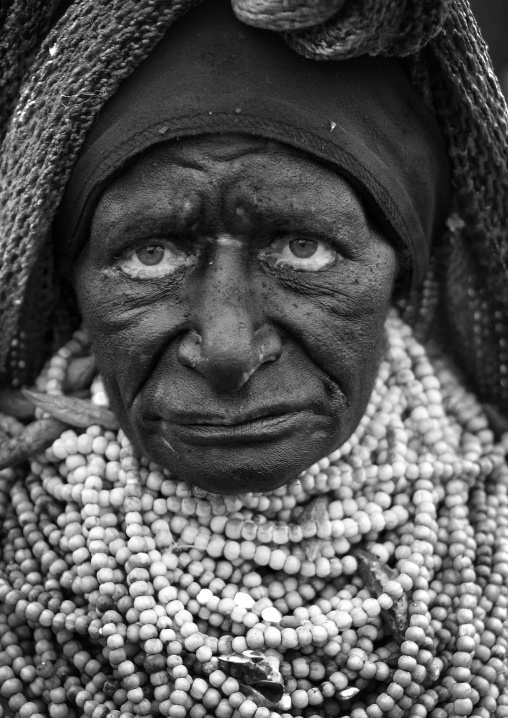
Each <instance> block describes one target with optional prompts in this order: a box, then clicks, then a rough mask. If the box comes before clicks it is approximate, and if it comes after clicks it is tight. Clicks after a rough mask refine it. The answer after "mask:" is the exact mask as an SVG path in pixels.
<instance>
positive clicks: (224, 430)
mask: <svg viewBox="0 0 508 718" xmlns="http://www.w3.org/2000/svg"><path fill="white" fill-rule="evenodd" d="M305 414H306V412H302V411H299V412H296V413H294V414H281V415H279V416H267V417H263V418H261V419H254V420H253V421H247V422H245V423H244V424H233V425H232V426H230V425H227V426H226V425H222V424H171V425H170V427H171V433H174V434H176V435H177V436H178V438H179V439H181V440H183V441H186V442H188V443H191V444H197V445H201V446H211V445H214V444H242V443H245V444H251V443H257V442H262V441H273V440H274V439H280V438H283V437H284V436H285V435H287V434H290V433H291V432H293V431H295V430H296V429H299V428H302V427H304V426H306V425H307V424H308V417H306V416H305ZM168 428H169V426H168Z"/></svg>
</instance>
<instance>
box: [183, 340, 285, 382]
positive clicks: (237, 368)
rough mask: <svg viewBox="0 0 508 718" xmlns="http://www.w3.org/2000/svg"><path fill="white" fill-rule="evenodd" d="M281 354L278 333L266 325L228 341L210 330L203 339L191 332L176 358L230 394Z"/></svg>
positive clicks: (280, 342)
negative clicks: (261, 367)
mask: <svg viewBox="0 0 508 718" xmlns="http://www.w3.org/2000/svg"><path fill="white" fill-rule="evenodd" d="M247 334H248V337H247V336H246V335H247ZM247 339H248V340H247ZM281 352H282V341H281V339H280V337H279V335H278V333H277V332H276V330H275V329H274V328H272V327H268V326H263V327H261V328H260V329H258V330H257V331H255V332H252V331H249V332H240V333H238V334H237V333H235V334H231V335H230V336H229V337H227V338H226V337H224V336H223V335H222V334H221V333H216V334H211V333H210V331H209V332H208V334H207V335H206V337H205V339H203V337H202V336H201V335H200V334H199V333H198V332H197V331H195V330H192V331H189V332H188V333H187V334H186V335H185V336H184V337H183V338H182V339H181V341H180V345H179V348H178V354H177V356H178V361H179V362H180V364H181V365H182V366H186V367H188V368H189V369H193V370H194V371H196V372H197V373H198V374H200V375H201V376H203V377H205V378H206V379H207V380H208V381H209V382H210V384H211V385H212V386H213V387H214V388H215V390H216V391H219V392H221V393H222V392H225V393H228V392H235V391H239V390H240V389H241V388H242V387H243V386H244V385H245V384H246V383H247V382H248V381H249V379H250V378H251V376H252V375H253V374H254V373H255V372H256V371H257V369H258V368H259V367H260V366H262V365H263V364H266V363H269V362H274V361H277V359H278V358H279V357H280V355H281Z"/></svg>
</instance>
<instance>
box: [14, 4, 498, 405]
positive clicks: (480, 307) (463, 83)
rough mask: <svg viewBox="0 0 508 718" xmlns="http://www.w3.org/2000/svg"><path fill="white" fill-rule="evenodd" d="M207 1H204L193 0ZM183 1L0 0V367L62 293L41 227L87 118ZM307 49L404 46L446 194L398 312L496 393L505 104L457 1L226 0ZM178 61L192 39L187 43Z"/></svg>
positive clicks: (21, 364) (28, 373) (46, 341)
mask: <svg viewBox="0 0 508 718" xmlns="http://www.w3.org/2000/svg"><path fill="white" fill-rule="evenodd" d="M208 1H210V0H208ZM196 4H199V2H197V1H196V0H171V2H167V0H136V1H134V0H132V1H126V0H112V1H111V2H109V3H95V2H91V0H74V2H67V1H66V2H62V1H60V2H58V1H55V2H53V3H48V2H43V1H42V0H28V2H27V0H10V1H7V2H6V3H2V7H1V9H0V28H1V29H0V96H1V98H2V102H1V103H0V142H1V151H0V255H1V257H2V260H1V265H0V313H1V317H2V325H1V332H0V366H1V367H2V374H3V377H4V380H5V382H6V383H8V382H12V383H14V384H23V383H29V382H30V381H31V380H32V379H33V377H34V375H35V373H36V372H37V371H38V370H39V368H40V365H41V363H42V362H43V361H44V360H45V359H46V358H47V357H48V355H49V353H50V351H51V350H52V349H53V348H54V346H55V344H59V343H61V342H62V341H64V340H65V339H66V338H67V335H68V333H69V331H70V330H71V329H72V328H73V323H75V322H76V321H77V317H76V315H75V314H74V313H73V309H72V306H73V302H72V301H71V299H70V298H68V297H65V296H64V295H63V294H62V292H61V290H60V288H59V286H58V282H57V280H56V276H55V273H54V271H53V264H54V260H53V244H52V241H51V228H52V223H53V219H54V216H55V213H56V210H57V208H58V206H59V204H60V202H61V198H62V195H63V192H64V189H65V186H66V182H67V180H68V177H69V175H70V172H71V170H72V167H73V165H74V163H75V161H76V158H77V156H78V154H79V151H80V148H81V147H82V145H83V142H84V139H85V136H86V133H87V131H88V129H89V128H90V127H91V125H92V123H93V121H94V117H95V116H96V113H97V112H98V110H100V108H101V107H102V106H103V104H104V103H105V102H106V100H107V99H108V98H109V97H110V96H111V95H113V94H114V92H115V90H116V89H117V87H118V85H119V84H120V82H121V81H122V80H123V79H124V78H125V77H127V76H128V75H129V74H130V73H131V72H132V71H133V69H134V68H135V67H136V66H137V65H138V64H139V63H140V62H141V61H142V60H143V59H144V58H145V57H146V56H147V55H148V54H149V53H150V51H151V49H152V48H153V47H154V46H155V45H156V44H157V42H158V40H159V39H160V38H161V37H162V36H163V35H164V33H165V32H166V30H167V29H168V27H169V26H170V25H171V24H172V23H173V22H174V21H175V20H176V19H177V18H178V17H179V16H180V15H181V14H182V13H184V12H186V11H187V10H189V9H190V8H191V7H193V6H194V5H196ZM233 7H234V9H235V12H236V14H237V16H238V17H239V19H241V20H242V21H244V22H246V23H249V24H252V25H257V26H260V27H266V28H269V29H273V30H278V31H283V37H284V39H285V40H286V42H287V43H288V44H289V45H290V46H291V47H292V48H293V49H294V50H295V51H296V52H298V53H300V54H301V55H303V56H305V57H309V58H313V59H320V60H326V59H335V60H338V59H347V58H352V57H356V56H359V55H363V54H370V55H383V56H396V57H407V61H408V63H409V65H410V68H411V74H412V78H413V82H414V84H415V86H416V87H417V89H418V90H419V91H420V93H421V94H422V97H423V98H424V101H425V102H426V104H427V105H428V106H429V108H430V109H431V110H432V111H433V112H434V113H435V115H436V117H437V119H438V121H439V123H440V125H441V128H442V131H443V134H444V136H445V138H446V140H447V143H448V148H449V156H450V163H451V170H452V204H451V211H450V216H449V219H448V223H447V230H446V232H445V233H444V235H443V236H442V237H441V238H440V240H439V241H438V242H436V245H435V247H434V249H433V258H432V266H431V270H430V271H429V274H428V277H427V279H426V281H425V283H424V286H423V288H422V289H421V291H419V292H418V294H415V295H414V296H412V297H411V298H410V300H409V301H408V302H407V306H406V307H405V311H406V317H407V318H408V319H409V320H410V321H411V322H412V323H413V324H414V325H415V326H416V327H417V329H418V331H419V333H420V335H421V336H422V337H426V336H430V335H432V336H434V337H436V338H437V339H438V341H440V342H441V343H442V344H444V348H445V350H446V351H447V352H448V353H449V354H450V355H452V356H453V357H454V358H455V359H456V361H457V363H458V365H459V366H460V367H461V370H462V371H463V372H464V374H465V376H466V378H467V380H468V381H469V383H470V385H471V387H472V388H473V389H474V390H475V391H476V393H477V394H478V396H479V397H480V399H481V400H482V401H483V402H485V403H487V404H492V405H495V406H497V407H498V408H499V409H501V411H504V412H506V407H507V406H508V282H507V277H508V267H507V265H508V199H507V198H508V109H507V106H506V102H505V100H504V98H503V95H502V93H501V90H500V87H499V84H498V81H497V79H496V77H495V75H494V72H493V69H492V65H491V62H490V59H489V56H488V52H487V48H486V45H485V43H484V42H483V40H482V38H481V35H480V33H479V30H478V27H477V25H476V22H475V20H474V18H473V15H472V13H471V10H470V8H469V4H468V2H467V0H420V1H419V2H417V1H416V0H414V1H413V2H400V1H399V0H361V1H358V2H352V0H345V1H344V2H341V1H340V0H335V2H334V3H330V2H324V1H321V2H320V1H319V0H314V2H310V1H307V2H305V1H304V0H292V1H291V2H284V3H282V2H277V1H275V0H234V1H233ZM189 59H190V61H192V48H189Z"/></svg>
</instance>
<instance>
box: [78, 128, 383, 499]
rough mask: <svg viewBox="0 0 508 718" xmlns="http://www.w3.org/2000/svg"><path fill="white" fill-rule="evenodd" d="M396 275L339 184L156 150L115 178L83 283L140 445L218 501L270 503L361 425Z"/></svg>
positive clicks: (232, 154) (271, 151)
mask: <svg viewBox="0 0 508 718" xmlns="http://www.w3.org/2000/svg"><path fill="white" fill-rule="evenodd" d="M395 271H396V257H395V252H394V250H393V248H392V247H391V245H390V244H388V242H387V241H386V240H385V239H384V238H383V237H382V236H380V235H379V234H378V233H377V232H375V231H374V230H373V229H372V227H371V226H370V225H369V224H368V222H367V218H366V215H365V211H364V209H363V206H362V203H361V202H360V200H359V199H358V197H357V195H356V194H355V193H354V191H353V190H352V189H351V187H350V186H349V185H348V183H347V182H345V181H344V180H343V179H341V178H340V177H339V176H338V175H337V174H336V173H335V172H333V171H332V170H330V169H327V168H326V167H324V166H322V165H321V164H319V163H317V162H315V161H313V160H312V159H311V158H310V157H308V156H306V155H304V154H303V153H301V152H299V151H297V150H294V149H292V148H290V147H287V146H285V145H281V144H278V143H275V142H270V141H265V140H262V139H257V138H247V137H242V136H241V135H238V136H237V135H234V136H233V135H229V136H223V137H219V136H208V137H201V138H195V139H186V140H181V141H179V142H173V143H168V144H163V145H159V146H157V147H155V148H154V149H152V150H151V151H150V152H149V153H148V154H146V155H145V156H144V157H143V158H142V159H140V160H138V161H137V162H136V163H135V164H134V165H133V166H131V167H130V168H129V169H128V170H126V171H125V172H124V173H123V174H122V175H121V176H119V177H118V178H117V179H116V180H115V181H114V182H113V183H112V184H111V185H110V186H109V187H108V188H107V190H106V191H105V192H104V194H103V195H102V198H101V200H100V202H99V204H98V207H97V209H96V212H95V215H94V218H93V222H92V227H91V233H90V238H89V241H88V243H87V245H86V247H85V249H84V250H83V252H82V254H81V256H80V258H79V261H78V264H77V267H76V273H75V286H76V290H77V295H78V301H79V305H80V308H81V312H82V314H83V317H84V320H85V324H86V325H87V327H88V329H89V332H90V335H91V338H92V341H93V345H94V350H95V354H96V357H97V361H98V366H99V368H100V371H101V373H102V376H103V378H104V382H105V386H106V389H107V392H108V395H109V397H110V400H111V406H112V408H113V410H114V411H115V413H116V415H117V417H118V419H119V421H120V425H121V427H122V428H123V430H124V431H125V433H126V434H127V435H128V436H129V437H130V439H131V440H132V441H133V442H134V444H135V445H137V446H138V447H139V448H140V449H141V450H142V451H143V452H144V453H145V454H146V455H147V456H148V457H150V458H151V459H152V460H153V461H155V462H157V463H159V464H161V465H162V466H164V467H166V468H168V469H170V470H171V471H172V472H173V473H174V474H175V475H176V476H177V477H178V478H179V479H182V480H184V481H186V482H188V483H189V484H193V485H196V486H199V487H201V488H203V489H206V490H208V491H210V492H214V493H235V492H245V491H258V492H263V491H269V490H271V489H274V488H276V487H278V486H281V485H283V484H286V483H288V482H289V481H292V480H294V479H296V478H297V477H298V474H299V473H300V472H301V471H303V470H304V469H306V468H307V467H308V466H309V465H310V464H312V463H313V462H315V461H317V460H318V459H320V458H321V457H323V456H325V455H326V454H328V453H330V452H331V451H333V450H335V449H336V448H338V447H339V446H341V445H342V444H343V443H344V442H345V441H346V440H347V439H348V437H349V436H350V435H351V434H352V432H353V431H354V430H355V428H356V426H357V425H358V422H359V421H360V418H361V417H362V414H363V412H364V410H365V407H366V404H367V402H368V399H369V396H370V394H371V391H372V387H373V383H374V379H375V376H376V371H377V368H378V364H379V360H380V356H381V350H382V344H383V325H384V321H385V318H386V313H387V310H388V307H389V302H390V297H391V293H392V289H393V283H394V277H395Z"/></svg>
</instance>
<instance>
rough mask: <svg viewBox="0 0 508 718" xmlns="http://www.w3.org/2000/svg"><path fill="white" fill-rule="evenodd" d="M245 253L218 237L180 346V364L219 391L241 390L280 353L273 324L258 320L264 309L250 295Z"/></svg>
mask: <svg viewBox="0 0 508 718" xmlns="http://www.w3.org/2000/svg"><path fill="white" fill-rule="evenodd" d="M221 240H222V241H221ZM244 254H245V252H244V251H243V248H242V245H241V242H239V241H238V240H235V239H233V238H229V237H223V238H219V239H218V240H217V246H216V249H215V252H214V254H213V260H212V262H211V263H210V264H208V265H207V267H206V269H205V271H204V275H203V277H202V280H201V282H200V283H199V285H198V286H197V288H196V292H195V293H196V295H197V296H195V298H194V302H193V304H194V307H195V312H194V323H193V324H194V325H193V327H192V328H191V329H190V331H188V332H187V333H186V334H185V335H184V336H183V337H182V339H181V341H180V344H179V347H178V361H179V362H180V364H182V365H183V366H187V367H189V368H191V369H193V370H195V371H197V372H198V373H199V374H201V375H202V376H204V377H205V378H206V379H207V380H208V382H209V383H210V384H211V386H212V387H213V388H214V389H215V391H217V392H219V393H233V392H237V391H239V390H240V389H241V388H242V387H243V386H245V384H246V383H247V382H248V381H249V379H250V377H251V376H252V375H253V374H254V373H255V372H256V371H257V370H258V369H259V367H260V366H262V365H263V364H266V363H267V362H273V361H276V360H277V359H278V358H279V357H280V355H281V352H282V341H281V338H280V336H279V333H278V331H277V329H276V327H275V326H273V325H270V324H269V323H266V322H264V321H263V320H262V318H261V317H262V311H261V309H262V308H261V307H259V306H256V302H255V300H254V297H253V296H252V291H251V287H250V281H249V275H248V272H247V271H246V267H245V263H246V259H245V256H244Z"/></svg>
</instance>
